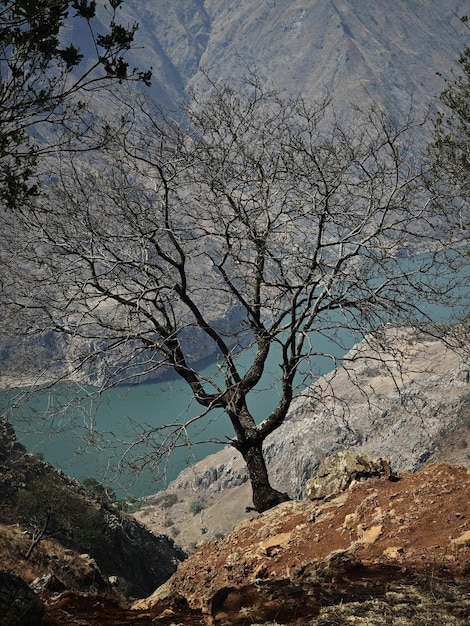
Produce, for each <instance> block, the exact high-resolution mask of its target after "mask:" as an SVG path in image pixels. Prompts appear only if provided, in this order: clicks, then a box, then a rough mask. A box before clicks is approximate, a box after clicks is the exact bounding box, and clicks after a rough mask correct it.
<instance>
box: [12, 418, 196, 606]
mask: <svg viewBox="0 0 470 626" xmlns="http://www.w3.org/2000/svg"><path fill="white" fill-rule="evenodd" d="M0 524H1V526H0V541H1V542H3V544H2V545H3V550H2V552H4V554H3V557H2V561H3V562H2V567H3V568H5V569H10V570H11V571H13V572H14V573H20V572H21V571H22V568H26V569H27V570H28V571H29V575H30V577H36V576H41V575H44V574H48V573H52V574H54V576H55V578H56V579H57V580H59V581H60V582H61V584H63V586H64V588H83V587H85V588H87V587H90V586H91V587H102V588H105V587H106V585H107V583H106V579H107V577H109V576H114V577H115V578H118V579H120V581H121V584H122V586H123V589H124V591H125V592H126V593H128V594H130V595H132V596H134V597H138V596H145V595H147V594H148V593H150V592H151V590H152V589H153V588H154V587H155V586H158V585H160V584H162V583H163V582H165V580H167V579H168V578H169V577H170V576H171V574H173V572H174V571H175V569H176V566H177V563H178V562H179V561H181V560H183V559H184V558H185V556H186V555H185V553H184V552H183V551H182V550H181V549H180V548H178V547H177V546H176V545H175V544H174V543H173V541H172V540H171V539H169V538H168V537H166V536H165V535H154V534H153V533H152V532H150V531H149V530H148V529H147V528H145V527H144V526H143V525H142V524H140V523H138V522H136V520H135V519H133V518H132V517H130V516H128V515H126V514H124V513H122V512H121V511H119V510H118V509H117V508H116V507H115V506H114V505H113V504H111V503H109V502H107V501H106V500H105V499H102V498H97V497H95V496H94V495H93V494H91V493H89V492H88V491H87V490H86V489H85V488H84V487H82V486H81V485H80V484H79V483H78V482H77V481H75V480H72V479H70V478H68V477H67V476H65V475H64V474H63V473H61V472H57V471H55V470H54V469H53V468H52V467H51V466H50V465H47V464H45V463H43V462H42V461H40V460H39V459H37V458H36V457H34V456H32V455H29V454H28V453H27V452H26V450H25V449H24V448H23V446H21V445H20V444H18V442H17V440H16V437H15V434H14V432H13V429H12V428H11V426H10V425H9V424H7V423H6V422H5V421H4V420H3V419H2V420H0ZM18 525H19V527H20V528H22V529H23V531H24V532H23V534H22V535H21V533H19V536H18V534H17V533H16V532H13V531H12V529H15V528H16V527H17V526H18ZM51 542H52V544H57V546H58V547H54V546H53V545H51ZM43 544H44V545H43ZM6 546H10V547H9V548H6ZM13 546H15V547H13ZM64 550H65V553H64ZM67 550H68V551H69V559H68V561H69V562H68V563H67V559H66V558H65V556H66V554H67ZM58 551H59V553H60V554H64V559H65V560H64V559H63V558H59V557H57V554H58ZM36 553H37V554H38V556H37V558H36ZM73 553H76V555H77V557H78V555H79V554H84V553H86V554H87V556H86V559H85V561H86V562H85V563H84V569H83V568H79V570H80V571H79V572H78V573H77V575H76V576H74V575H72V574H71V569H70V554H73ZM77 560H78V562H80V559H77ZM87 569H88V574H87V575H86V574H85V575H84V571H86V570H87ZM31 579H32V578H31ZM28 582H31V580H28Z"/></svg>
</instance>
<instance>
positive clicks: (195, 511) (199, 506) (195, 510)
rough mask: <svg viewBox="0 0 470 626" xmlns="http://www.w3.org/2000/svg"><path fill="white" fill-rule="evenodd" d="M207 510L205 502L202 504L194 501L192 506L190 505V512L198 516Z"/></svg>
mask: <svg viewBox="0 0 470 626" xmlns="http://www.w3.org/2000/svg"><path fill="white" fill-rule="evenodd" d="M205 508H206V505H205V504H204V503H203V502H201V501H200V500H193V502H191V504H190V505H189V512H190V513H192V514H193V515H197V514H198V513H200V512H201V511H203V510H204V509H205Z"/></svg>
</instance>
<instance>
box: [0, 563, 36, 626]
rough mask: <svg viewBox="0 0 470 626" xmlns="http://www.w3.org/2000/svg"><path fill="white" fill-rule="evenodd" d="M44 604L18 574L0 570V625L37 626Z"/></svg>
mask: <svg viewBox="0 0 470 626" xmlns="http://www.w3.org/2000/svg"><path fill="white" fill-rule="evenodd" d="M44 612H45V608H44V604H43V602H42V600H41V599H40V598H38V596H37V595H36V594H35V593H34V591H33V590H32V589H30V587H28V585H27V584H26V583H25V582H24V581H23V580H22V579H21V578H19V577H18V576H15V575H14V574H10V573H9V572H0V626H38V625H39V624H41V622H42V618H43V615H44Z"/></svg>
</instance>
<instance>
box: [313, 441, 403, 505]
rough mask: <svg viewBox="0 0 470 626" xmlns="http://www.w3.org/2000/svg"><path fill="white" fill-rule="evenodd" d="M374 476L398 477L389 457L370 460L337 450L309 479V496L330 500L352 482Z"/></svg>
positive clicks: (361, 455)
mask: <svg viewBox="0 0 470 626" xmlns="http://www.w3.org/2000/svg"><path fill="white" fill-rule="evenodd" d="M373 477H385V478H388V479H389V480H393V479H396V475H395V474H394V473H393V472H392V470H391V468H390V461H389V460H388V459H384V458H378V459H373V460H369V459H368V458H367V457H366V456H365V455H364V454H354V453H353V452H350V451H348V450H346V451H343V452H337V453H336V454H333V455H332V456H329V457H327V458H326V459H324V460H323V461H322V463H321V464H320V466H319V468H318V472H317V474H316V476H314V477H313V478H310V479H309V480H308V481H307V483H306V485H305V488H306V493H307V497H308V498H309V499H310V500H329V499H331V498H333V497H334V496H336V495H338V494H339V493H341V492H343V491H345V490H346V489H347V488H348V487H349V486H350V485H351V484H352V483H354V482H358V481H360V480H364V479H367V478H373Z"/></svg>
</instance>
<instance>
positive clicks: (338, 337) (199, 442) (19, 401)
mask: <svg viewBox="0 0 470 626" xmlns="http://www.w3.org/2000/svg"><path fill="white" fill-rule="evenodd" d="M467 281H468V275H467V276H466V277H465V280H463V281H462V285H463V286H464V287H463V288H464V289H465V288H466V282H467ZM459 295H460V294H459ZM466 304H468V297H467V300H466ZM462 310H463V309H461V312H460V315H461V314H462ZM428 312H429V313H431V315H432V317H433V319H434V320H435V321H440V322H445V321H447V320H448V319H449V315H450V311H449V309H446V308H443V307H432V308H430V309H429V310H428ZM332 334H333V335H334V340H328V339H326V338H325V337H323V336H321V335H319V334H315V337H314V341H315V343H316V350H317V351H318V352H322V351H324V352H325V353H329V352H330V353H333V354H334V355H335V357H337V358H341V356H342V355H343V354H344V353H345V351H346V350H348V349H350V348H351V347H352V345H353V344H354V343H355V340H357V339H358V337H356V338H355V337H353V336H352V335H351V334H349V333H347V332H346V331H345V330H343V329H341V330H340V329H337V330H336V331H333V332H332ZM238 358H239V359H240V364H241V366H242V367H243V366H245V367H247V366H248V365H249V363H250V359H251V354H250V353H249V352H243V353H241V355H239V357H238ZM279 363H280V359H279V357H278V355H276V351H275V350H273V351H272V352H271V353H270V356H269V359H268V367H267V369H266V374H265V376H264V377H263V379H262V381H261V383H260V385H258V388H257V391H256V393H253V394H252V395H251V397H250V399H249V406H250V409H251V410H252V411H253V414H254V415H255V417H256V419H257V421H258V422H259V421H262V420H263V419H264V418H265V417H266V416H267V415H269V413H270V411H271V410H272V409H273V408H274V406H275V405H276V403H277V400H278V398H279V389H278V388H277V387H276V384H275V370H276V366H277V365H278V364H279ZM314 366H315V372H314V374H315V376H319V375H322V374H324V373H326V372H328V371H330V370H331V369H332V368H333V366H334V362H333V361H332V360H331V359H326V358H323V359H318V358H316V359H315V361H314ZM200 371H202V372H203V373H204V374H205V375H207V377H212V376H213V375H214V374H216V372H217V366H216V363H215V362H210V360H206V362H205V363H201V368H200ZM311 382H313V379H312V377H306V378H305V379H304V380H299V388H302V387H305V386H306V385H307V384H310V383H311ZM0 408H2V409H3V411H5V412H6V414H7V416H8V418H9V419H10V421H11V422H12V424H13V426H14V427H15V430H16V432H17V435H18V438H19V439H20V441H21V442H22V443H23V444H24V445H25V446H26V447H27V449H28V450H29V451H31V452H34V453H40V454H41V455H42V456H43V457H44V459H45V460H46V461H48V462H50V463H51V464H53V465H54V466H56V467H58V468H60V469H62V470H63V471H64V472H65V473H66V474H69V475H70V476H73V477H76V478H78V479H79V480H83V479H84V478H86V477H93V478H96V479H97V480H99V481H100V482H103V483H108V481H110V480H112V481H113V482H112V486H113V487H114V489H115V490H116V492H117V494H118V496H119V497H123V496H124V495H125V494H129V493H131V494H132V495H135V496H143V495H148V494H152V493H155V492H156V491H157V490H159V489H161V488H163V487H164V486H165V485H166V484H167V482H168V481H170V480H172V479H173V478H174V477H175V476H176V475H177V474H178V473H179V472H180V471H181V470H182V469H184V467H186V466H187V465H189V464H192V463H194V462H196V461H198V460H200V459H202V458H204V457H205V456H207V455H208V454H210V453H212V452H216V451H217V450H219V449H220V447H221V445H223V443H224V442H227V441H228V440H229V439H230V438H231V437H232V436H233V431H232V427H231V424H230V423H229V420H228V418H227V417H226V416H225V415H224V414H220V413H217V412H211V413H210V414H208V415H207V416H205V417H204V418H203V419H201V420H198V421H197V422H195V424H193V425H192V426H191V427H190V428H188V431H187V438H185V437H182V438H181V439H180V440H179V442H178V443H179V445H180V446H181V447H177V448H176V449H175V450H174V451H173V452H172V454H171V455H170V457H169V458H168V459H167V460H166V461H165V462H164V463H162V462H157V461H156V460H155V458H154V457H152V454H151V453H152V450H155V445H156V444H155V440H154V438H152V436H151V435H149V434H148V431H149V430H150V429H151V428H154V429H155V428H157V429H158V427H159V426H160V425H162V424H171V423H175V422H179V421H180V420H187V419H188V418H191V417H195V416H197V415H199V414H200V410H201V409H200V407H199V406H198V405H197V403H196V402H195V401H194V400H193V399H192V396H191V393H190V391H189V387H188V386H187V385H186V383H184V382H183V381H182V380H180V379H175V380H169V381H161V382H155V383H145V384H140V385H137V386H134V387H117V388H113V389H110V390H108V391H106V392H103V393H101V394H99V395H98V394H97V391H96V389H94V388H92V387H84V386H79V385H73V384H67V385H66V384H61V385H59V386H56V387H54V388H53V389H52V390H48V391H44V392H35V393H33V394H28V392H27V391H25V390H23V391H22V390H11V391H8V392H2V393H0ZM136 434H137V435H140V436H141V438H142V440H143V441H142V443H141V444H140V445H138V446H136V445H133V442H135V439H136ZM208 439H210V440H212V441H211V442H207V440H208ZM214 440H218V441H220V442H221V443H219V444H218V443H215V442H214ZM189 441H191V442H192V444H191V445H189V446H188V445H186V444H187V443H188V442H189ZM204 441H206V443H203V442H204ZM149 453H150V454H149ZM123 455H125V456H126V459H127V460H131V461H132V460H133V462H134V467H127V466H124V469H123V471H121V472H119V471H118V470H119V468H120V465H121V459H122V457H123ZM144 456H145V458H146V460H147V462H146V464H145V467H144V468H143V470H140V469H139V467H140V465H141V457H144ZM118 474H119V476H118Z"/></svg>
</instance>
